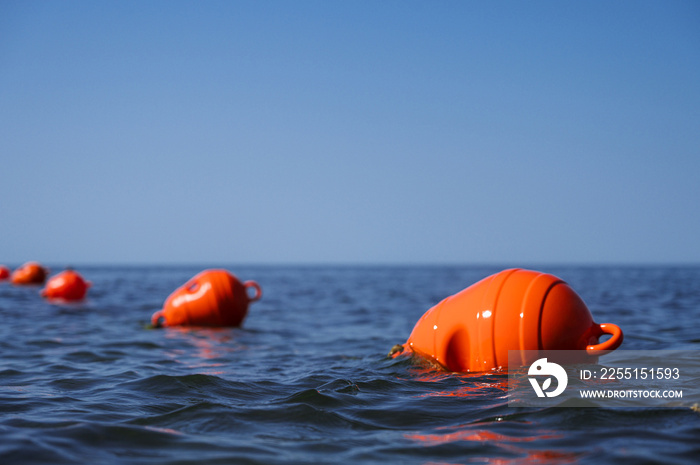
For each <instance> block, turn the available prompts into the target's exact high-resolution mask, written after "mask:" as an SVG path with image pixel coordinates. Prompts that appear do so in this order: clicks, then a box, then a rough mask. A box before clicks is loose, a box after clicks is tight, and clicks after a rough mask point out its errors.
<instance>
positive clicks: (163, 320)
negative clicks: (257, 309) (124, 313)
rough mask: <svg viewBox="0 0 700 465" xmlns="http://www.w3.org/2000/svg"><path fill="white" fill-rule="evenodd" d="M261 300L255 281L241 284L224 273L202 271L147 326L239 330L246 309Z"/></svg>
mask: <svg viewBox="0 0 700 465" xmlns="http://www.w3.org/2000/svg"><path fill="white" fill-rule="evenodd" d="M250 288H252V289H254V290H255V295H253V297H250V295H249V294H248V289H250ZM261 296H262V290H261V289H260V286H259V285H258V283H256V282H255V281H246V282H244V283H241V282H240V281H239V280H238V279H237V278H236V277H235V276H234V275H232V274H231V273H229V272H228V271H226V270H205V271H202V272H201V273H199V274H197V275H196V276H194V277H193V278H192V279H190V280H189V281H187V282H186V283H185V284H183V285H182V286H180V287H179V288H177V289H176V290H175V291H174V292H173V293H172V294H170V296H168V298H167V299H166V300H165V304H164V305H163V309H162V310H159V311H157V312H155V313H154V314H153V316H152V317H151V322H152V323H153V325H154V326H240V325H241V323H243V320H244V319H245V317H246V314H247V313H248V305H249V304H250V303H251V302H255V301H256V300H258V299H260V297H261Z"/></svg>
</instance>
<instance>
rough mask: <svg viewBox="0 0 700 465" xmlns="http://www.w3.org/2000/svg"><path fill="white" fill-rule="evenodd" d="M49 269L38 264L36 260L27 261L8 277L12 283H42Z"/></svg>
mask: <svg viewBox="0 0 700 465" xmlns="http://www.w3.org/2000/svg"><path fill="white" fill-rule="evenodd" d="M48 274H49V270H47V269H46V268H44V267H43V266H41V265H40V264H38V263H37V262H27V263H25V264H24V265H22V266H20V267H19V268H17V269H16V270H15V271H14V272H13V273H12V277H11V278H10V279H11V281H12V284H16V285H25V284H44V281H46V276H47V275H48Z"/></svg>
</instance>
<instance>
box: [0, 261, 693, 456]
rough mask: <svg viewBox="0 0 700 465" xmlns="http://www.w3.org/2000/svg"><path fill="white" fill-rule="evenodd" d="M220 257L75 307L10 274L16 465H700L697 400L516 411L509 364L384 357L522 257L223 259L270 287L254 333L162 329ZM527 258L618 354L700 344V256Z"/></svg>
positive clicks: (149, 269)
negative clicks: (299, 262) (604, 327)
mask: <svg viewBox="0 0 700 465" xmlns="http://www.w3.org/2000/svg"><path fill="white" fill-rule="evenodd" d="M49 266H50V267H51V268H52V270H53V271H54V272H58V271H61V269H62V266H61V265H60V264H58V265H56V264H54V265H53V266H51V264H49ZM210 267H211V266H205V265H203V266H76V267H75V268H76V270H77V271H79V272H80V273H81V274H82V275H83V276H84V277H85V278H86V279H88V280H89V281H91V282H92V288H91V289H90V292H89V294H88V299H87V300H86V301H85V302H84V303H81V304H72V305H54V304H51V303H48V302H46V301H44V300H43V299H42V298H41V297H40V296H39V290H40V288H38V287H15V286H11V285H10V284H8V283H7V282H5V283H1V284H0V317H1V318H2V325H1V326H0V354H2V357H1V358H0V463H2V464H86V463H94V464H189V463H192V464H204V463H206V464H229V463H236V464H237V463H242V464H305V463H314V464H317V463H318V464H325V463H329V464H330V463H362V464H382V465H385V464H387V463H402V464H471V463H478V464H484V463H488V464H570V463H589V464H626V463H628V464H641V463H658V464H673V463H677V464H691V463H692V464H696V463H700V413H699V412H698V409H697V406H695V408H693V405H684V404H683V402H682V401H681V402H679V403H678V405H677V406H674V407H673V408H648V409H645V408H561V407H557V408H555V407H549V408H513V407H509V406H508V403H507V398H506V392H505V391H504V388H503V385H504V381H507V374H506V373H483V374H480V375H474V374H471V375H464V374H456V373H447V372H441V371H437V370H435V369H432V368H430V367H428V366H426V365H423V364H420V363H416V362H415V361H412V360H411V359H408V358H398V359H390V358H388V357H387V353H388V352H389V350H390V349H391V347H392V346H393V345H394V344H397V343H403V342H404V341H405V340H406V338H407V337H408V335H409V334H410V332H411V330H412V328H413V326H414V324H415V323H416V321H417V320H418V318H419V317H420V316H421V315H422V314H423V313H424V312H425V311H426V310H428V309H429V308H430V307H432V306H433V305H435V304H436V303H437V302H439V301H440V300H442V299H443V298H444V297H447V296H449V295H451V294H454V293H456V292H458V291H460V290H462V289H464V288H465V287H467V286H469V285H471V284H473V283H474V282H476V281H478V280H480V279H482V278H484V277H486V276H488V275H490V274H492V273H495V272H498V271H500V270H501V269H503V268H507V267H508V266H505V267H495V266H366V267H365V266H299V267H295V266H272V265H269V266H240V265H239V266H236V265H225V264H218V265H216V267H217V268H226V269H228V270H229V271H231V272H232V273H234V274H235V275H236V276H237V277H238V278H239V279H241V280H255V281H257V282H258V283H259V284H260V286H261V287H262V289H263V297H262V299H261V300H260V301H258V302H255V303H253V304H252V305H251V307H250V310H249V314H248V318H247V319H246V321H245V322H244V325H243V327H242V328H232V329H231V328H226V329H203V328H198V329H177V328H166V329H152V328H150V326H149V322H150V317H151V314H152V313H153V312H155V311H156V310H158V309H160V308H161V306H162V304H163V302H164V300H165V298H166V297H167V296H168V295H169V294H170V293H171V292H172V291H173V290H174V289H175V288H177V287H178V286H180V285H182V284H183V283H184V282H185V281H187V280H188V279H189V278H191V277H192V276H193V275H195V274H196V273H198V272H199V271H202V270H203V269H205V268H210ZM530 268H534V269H537V270H539V271H544V272H548V273H552V274H555V275H557V276H559V277H560V278H562V279H564V280H565V281H567V282H568V283H569V284H570V285H571V287H572V288H573V289H574V290H575V291H576V292H577V293H578V294H579V295H580V296H581V297H582V298H583V299H584V301H585V302H586V303H587V304H588V307H589V308H590V310H591V312H592V314H593V317H594V319H595V321H597V322H599V323H603V322H609V323H615V324H617V325H619V326H620V327H621V328H622V329H623V331H624V334H625V340H624V343H623V345H622V347H621V349H627V350H634V349H692V350H698V349H700V267H697V266H693V267H690V266H686V267H660V266H647V267H642V266H620V267H615V266H605V267H593V266H587V267H575V266H556V267H553V266H549V267H547V266H537V267H534V266H533V267H530Z"/></svg>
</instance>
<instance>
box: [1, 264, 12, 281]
mask: <svg viewBox="0 0 700 465" xmlns="http://www.w3.org/2000/svg"><path fill="white" fill-rule="evenodd" d="M9 277H10V269H9V268H8V267H6V266H5V265H0V281H4V280H6V279H7V278H9Z"/></svg>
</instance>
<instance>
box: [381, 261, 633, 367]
mask: <svg viewBox="0 0 700 465" xmlns="http://www.w3.org/2000/svg"><path fill="white" fill-rule="evenodd" d="M604 334H609V335H611V337H610V339H608V340H607V341H605V342H602V343H598V338H599V337H600V336H602V335H604ZM622 339H623V335H622V330H621V329H620V328H619V327H618V326H616V325H614V324H610V323H605V324H597V323H595V322H594V321H593V317H592V316H591V313H590V311H589V310H588V307H586V304H585V303H584V302H583V300H582V299H581V297H579V296H578V294H576V293H575V292H574V291H573V289H571V287H569V285H568V284H566V283H565V282H564V281H562V280H561V279H559V278H557V277H556V276H553V275H551V274H546V273H540V272H537V271H530V270H522V269H509V270H504V271H501V272H500V273H496V274H494V275H491V276H488V277H487V278H484V279H482V280H481V281H479V282H477V283H475V284H473V285H471V286H469V287H467V288H466V289H464V290H462V291H460V292H458V293H457V294H455V295H453V296H451V297H448V298H446V299H444V300H443V301H442V302H440V303H438V304H437V305H435V306H434V307H433V308H431V309H430V310H428V311H427V312H426V313H425V314H424V315H423V316H422V317H421V318H420V319H419V320H418V322H417V323H416V325H415V327H414V328H413V331H412V332H411V335H410V336H409V338H408V341H407V342H406V344H405V345H404V346H403V347H399V348H398V349H397V350H395V351H394V350H392V352H393V353H392V356H398V355H399V354H401V353H415V354H418V355H420V356H423V357H425V358H427V359H428V360H431V361H432V362H435V363H437V364H439V365H441V366H442V367H444V368H446V369H448V370H450V371H488V370H495V369H500V368H504V369H505V368H508V351H509V350H518V351H520V357H519V361H520V362H521V364H522V365H523V366H524V365H528V364H531V363H533V362H534V361H535V360H536V359H537V358H535V356H534V355H533V354H536V353H537V352H528V351H541V350H577V351H578V350H580V351H582V352H581V353H582V358H584V359H589V360H592V359H594V358H595V359H597V356H598V355H601V354H603V353H605V352H606V351H611V350H614V349H616V348H618V347H619V346H620V344H621V343H622ZM593 361H594V360H593Z"/></svg>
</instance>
